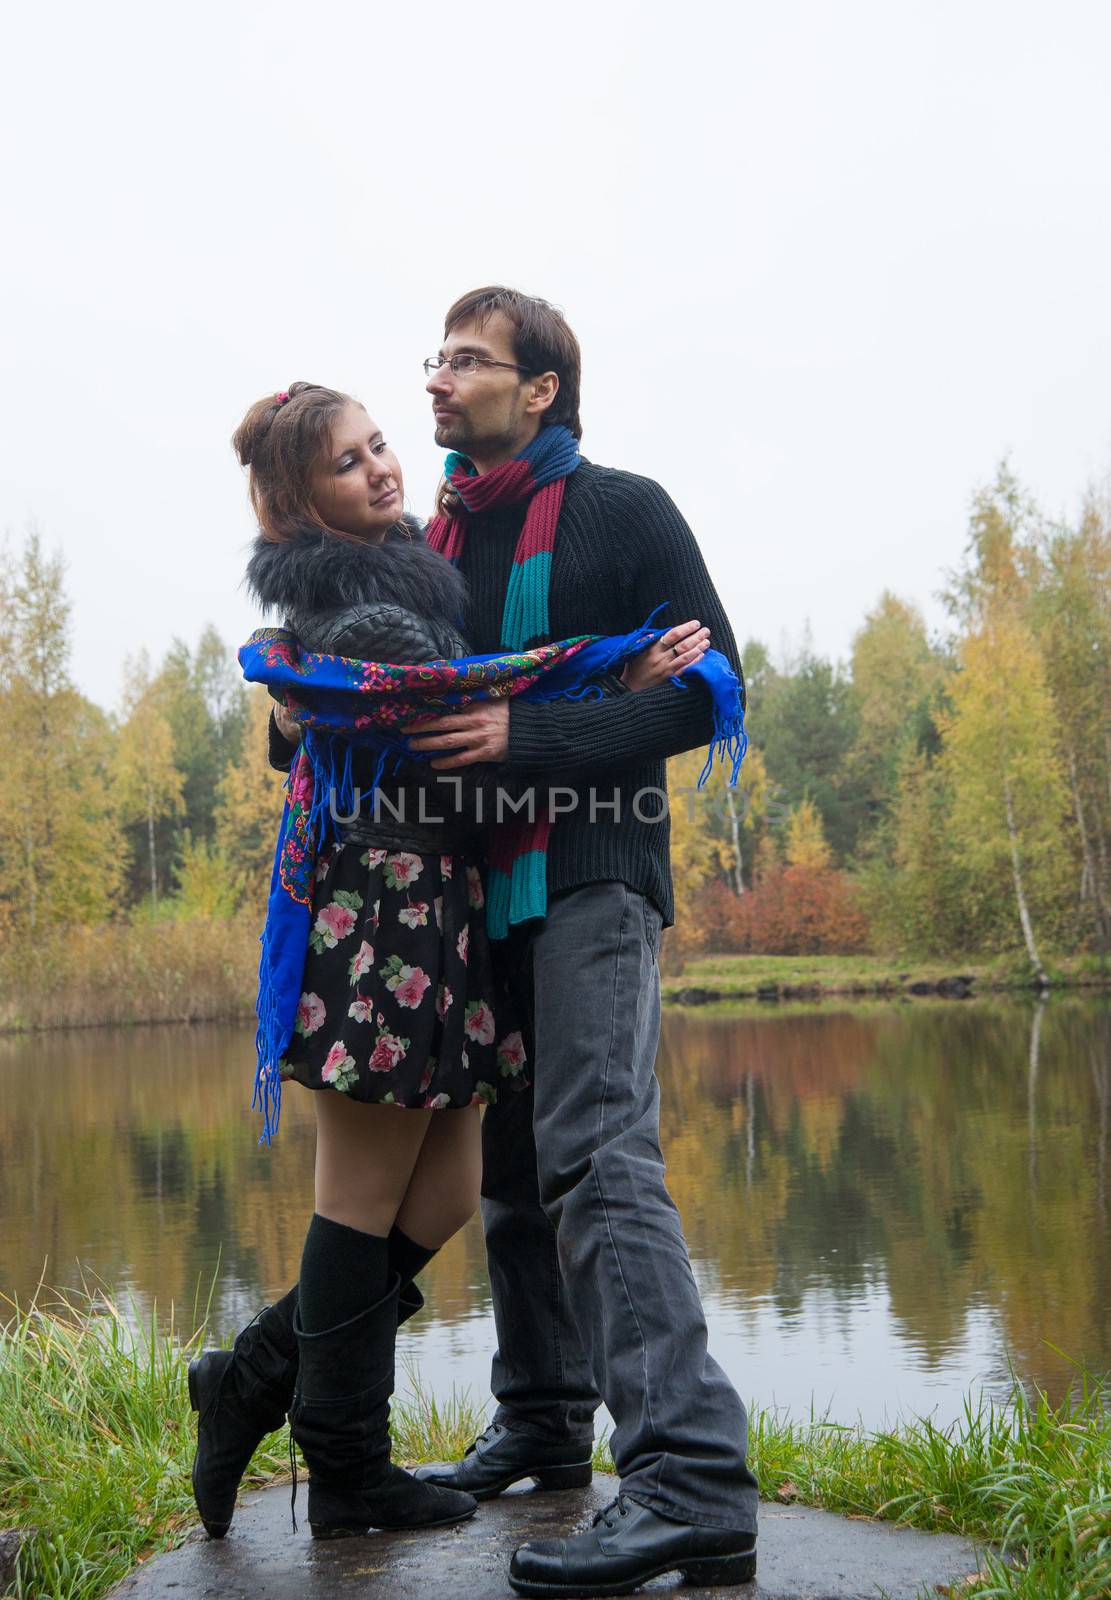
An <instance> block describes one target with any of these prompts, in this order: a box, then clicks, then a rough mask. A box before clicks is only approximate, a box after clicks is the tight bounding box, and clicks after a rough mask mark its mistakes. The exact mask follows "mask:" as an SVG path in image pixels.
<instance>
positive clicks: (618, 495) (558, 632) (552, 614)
mask: <svg viewBox="0 0 1111 1600" xmlns="http://www.w3.org/2000/svg"><path fill="white" fill-rule="evenodd" d="M524 514H525V507H524V505H518V506H513V507H506V508H504V509H501V510H497V511H491V512H487V513H485V514H482V515H472V516H471V517H470V518H469V520H468V526H467V537H466V542H465V545H464V550H463V559H462V563H461V566H462V571H463V576H464V577H465V579H466V581H467V593H468V602H467V614H466V618H465V626H464V629H463V631H464V633H465V634H466V636H467V638H468V640H469V641H470V644H471V648H472V649H473V650H475V651H478V652H482V651H492V650H497V649H498V648H499V635H500V630H501V618H502V608H503V603H504V600H505V592H506V587H507V585H508V582H509V570H510V567H511V565H512V562H513V551H514V548H515V546H516V543H517V536H518V534H519V533H520V531H521V526H522V523H523V521H524ZM665 600H666V601H667V602H668V605H667V608H666V610H665V611H663V612H662V613H661V614H660V616H659V618H658V619H657V625H660V626H667V627H669V626H671V625H672V624H674V623H677V622H684V621H686V620H687V619H688V618H691V617H697V618H698V620H699V621H700V622H702V623H703V624H704V625H705V626H706V627H708V628H709V629H710V644H711V646H712V647H713V648H714V649H715V650H719V651H720V652H721V653H722V655H724V656H725V657H727V659H728V660H729V662H730V663H731V665H732V666H733V668H734V669H735V670H736V671H737V673H738V674H739V673H740V662H739V660H738V656H737V646H736V642H735V641H734V638H733V633H732V629H731V628H730V626H729V621H728V619H727V617H726V615H725V612H724V611H723V610H722V606H721V602H720V600H719V599H718V597H717V594H716V592H715V590H714V586H713V584H712V583H711V581H710V577H709V574H708V573H707V571H706V564H705V562H704V561H703V559H702V555H701V552H700V551H699V548H698V545H697V544H696V543H695V540H694V536H693V534H692V533H691V531H690V529H689V528H688V526H687V524H686V522H684V520H683V518H682V517H681V516H680V514H679V512H678V510H677V509H676V507H675V506H674V505H673V503H672V501H671V500H670V499H669V498H668V496H667V495H666V494H665V492H664V491H663V489H661V488H660V486H659V484H657V483H653V482H652V480H651V479H649V478H639V477H636V476H634V475H633V474H632V473H630V472H618V471H615V470H613V469H612V468H609V467H598V466H595V465H594V464H593V463H592V462H588V461H585V460H584V461H583V462H582V463H581V464H580V466H579V468H578V471H576V472H575V473H573V474H572V475H571V477H570V478H568V480H567V486H566V490H565V492H564V497H563V509H562V511H561V513H560V518H559V527H558V530H557V534H556V541H555V554H554V557H553V562H552V576H551V586H550V589H549V599H548V622H549V628H550V638H552V639H566V638H569V637H571V636H572V635H575V634H580V633H601V634H608V633H627V632H629V631H631V630H632V629H633V628H636V627H639V626H640V625H641V624H642V623H643V622H644V621H645V619H646V618H647V617H648V615H649V614H650V613H651V612H652V611H654V610H655V608H656V607H657V606H658V605H659V604H660V603H661V602H662V601H665ZM529 642H530V643H541V642H544V641H541V640H530V641H529ZM712 735H713V716H712V712H711V707H710V699H709V695H708V694H707V692H706V690H705V689H704V688H703V687H702V686H701V685H700V684H699V683H698V682H697V680H695V679H693V678H692V679H691V680H690V681H689V683H688V684H687V685H686V686H685V687H679V686H678V685H676V684H673V683H667V684H664V685H662V686H661V687H660V688H657V689H646V690H643V691H641V692H639V693H636V694H633V693H631V692H629V691H628V690H625V689H623V687H622V686H621V685H619V684H615V687H614V692H613V693H610V694H607V695H606V696H605V698H604V699H602V700H586V701H558V702H555V703H552V704H535V703H526V702H525V701H523V700H521V699H520V698H516V699H513V700H511V701H510V712H509V755H508V759H507V761H506V763H505V771H506V773H507V775H508V776H509V777H511V779H512V788H513V789H514V790H515V791H516V792H518V793H519V792H520V789H521V787H522V780H523V779H524V780H527V779H528V778H529V777H531V776H532V775H535V776H536V778H537V780H538V805H539V806H542V805H543V803H544V800H543V793H544V790H545V789H549V790H550V789H551V787H552V786H553V785H560V786H562V785H566V786H567V790H568V791H573V793H574V804H575V809H574V810H570V809H569V808H570V806H571V804H572V795H571V792H565V793H560V792H557V793H556V795H555V801H556V805H557V806H558V808H559V812H560V815H559V819H558V821H557V822H556V824H555V826H554V827H553V829H552V833H551V838H550V841H549V845H548V892H549V894H558V893H559V892H560V891H561V890H565V889H574V888H577V887H579V886H580V885H582V884H587V883H598V882H601V881H603V880H616V881H618V882H624V883H627V884H628V885H629V886H630V887H631V888H634V889H638V890H640V892H641V893H642V894H644V895H646V896H647V897H648V898H649V899H650V900H651V901H653V903H654V904H655V905H656V906H657V907H658V908H659V910H660V912H661V914H662V916H663V918H664V922H665V924H670V923H671V922H672V921H673V913H674V901H673V897H672V888H671V870H670V863H669V853H668V842H669V837H670V823H669V821H668V820H667V817H666V815H665V816H664V819H663V820H662V821H654V820H647V821H641V820H639V819H638V816H637V815H636V812H635V811H634V800H636V802H637V809H638V810H639V812H640V816H641V817H644V818H648V819H653V818H655V817H656V816H658V815H659V813H660V812H661V811H662V810H664V809H665V808H664V803H663V801H662V799H661V798H660V794H659V791H665V790H666V776H665V767H664V762H665V759H666V757H668V756H672V755H678V754H679V752H680V751H683V750H691V749H694V748H695V747H697V746H699V745H706V744H709V742H710V739H711V737H712ZM507 787H509V785H507ZM652 790H656V791H657V793H656V794H653V793H652V792H651V791H652ZM592 799H593V806H592ZM614 801H616V802H617V807H618V809H616V810H615V807H614Z"/></svg>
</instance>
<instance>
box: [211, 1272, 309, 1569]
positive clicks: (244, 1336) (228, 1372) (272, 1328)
mask: <svg viewBox="0 0 1111 1600" xmlns="http://www.w3.org/2000/svg"><path fill="white" fill-rule="evenodd" d="M296 1304H297V1288H296V1286H294V1287H293V1288H292V1289H291V1290H290V1291H289V1293H288V1294H286V1295H284V1296H283V1297H282V1299H280V1300H278V1301H277V1302H276V1303H275V1304H274V1305H272V1306H267V1307H266V1308H265V1310H263V1311H260V1312H259V1314H258V1316H257V1317H255V1319H254V1321H253V1322H249V1323H248V1324H247V1326H246V1327H245V1328H244V1329H243V1331H242V1333H240V1334H239V1336H238V1338H237V1339H236V1341H235V1343H234V1345H233V1346H232V1348H231V1349H230V1350H205V1351H204V1352H203V1353H202V1354H201V1355H199V1356H198V1357H197V1358H196V1360H194V1361H190V1363H189V1400H190V1403H191V1404H192V1407H193V1410H194V1411H195V1412H197V1414H198V1415H197V1452H196V1455H195V1456H194V1457H193V1497H194V1499H195V1500H196V1502H197V1510H198V1511H199V1512H200V1514H201V1521H202V1522H203V1523H204V1526H205V1531H206V1532H207V1533H208V1534H209V1536H210V1538H213V1539H222V1538H223V1537H224V1535H225V1533H227V1531H228V1529H229V1528H230V1527H231V1519H232V1517H233V1516H234V1514H235V1497H236V1494H237V1493H238V1490H239V1480H240V1478H242V1476H243V1474H244V1472H246V1470H247V1464H248V1462H249V1461H250V1459H251V1457H252V1456H253V1455H254V1453H255V1451H256V1450H257V1449H258V1447H259V1445H260V1444H261V1443H262V1441H263V1439H264V1438H265V1437H266V1435H267V1434H268V1433H273V1431H274V1429H275V1428H280V1427H281V1426H282V1424H283V1423H284V1421H285V1418H286V1412H287V1411H288V1410H289V1408H290V1405H291V1404H292V1402H293V1386H294V1383H295V1381H296V1378H297V1340H296V1338H295V1336H294V1332H293V1310H294V1307H295V1306H296Z"/></svg>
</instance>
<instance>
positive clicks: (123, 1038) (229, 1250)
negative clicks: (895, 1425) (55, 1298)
mask: <svg viewBox="0 0 1111 1600" xmlns="http://www.w3.org/2000/svg"><path fill="white" fill-rule="evenodd" d="M251 1054H252V1052H251V1033H250V1030H249V1029H247V1028H226V1027H220V1028H217V1027H200V1028H165V1029H140V1030H135V1031H131V1032H111V1033H109V1032H105V1031H101V1030H96V1031H89V1032H88V1033H68V1034H58V1035H42V1036H38V1037H34V1038H25V1039H11V1038H8V1039H4V1040H0V1290H2V1291H3V1292H4V1293H6V1294H10V1295H18V1296H19V1297H20V1298H21V1299H24V1300H26V1299H27V1298H28V1297H29V1296H30V1294H31V1293H32V1292H33V1291H34V1287H35V1285H36V1283H37V1282H38V1281H39V1278H40V1276H42V1275H43V1274H44V1273H45V1277H46V1281H47V1282H49V1283H56V1284H62V1285H72V1284H77V1283H79V1282H80V1281H81V1271H82V1268H83V1269H84V1270H85V1271H86V1272H87V1273H90V1274H93V1275H95V1276H96V1277H97V1278H98V1279H99V1280H100V1281H101V1282H103V1283H105V1284H110V1285H113V1286H115V1287H117V1288H119V1289H122V1290H128V1291H131V1292H132V1293H133V1294H134V1296H135V1298H136V1300H137V1301H138V1303H139V1304H140V1305H145V1304H147V1303H148V1302H149V1301H150V1300H152V1299H157V1302H158V1305H159V1307H160V1311H162V1312H163V1313H164V1312H165V1310H166V1309H167V1308H168V1306H169V1303H170V1302H171V1301H175V1302H176V1303H177V1305H178V1306H179V1308H180V1307H185V1308H189V1310H187V1311H186V1314H185V1316H184V1318H182V1315H181V1313H180V1312H179V1321H180V1320H185V1321H188V1320H189V1316H190V1314H191V1308H192V1307H193V1305H194V1303H195V1300H196V1295H197V1286H198V1284H203V1285H205V1286H206V1288H207V1285H208V1284H209V1283H211V1282H212V1281H213V1279H215V1289H214V1294H213V1316H214V1320H215V1322H216V1323H217V1325H218V1326H220V1327H222V1328H230V1327H232V1326H235V1325H237V1324H238V1323H239V1322H240V1321H242V1320H243V1319H245V1318H246V1317H247V1316H248V1315H250V1314H251V1313H252V1312H253V1311H254V1310H255V1309H256V1307H257V1305H258V1304H259V1303H260V1302H261V1300H262V1299H263V1298H265V1297H268V1296H270V1295H272V1294H274V1293H276V1292H277V1291H279V1290H281V1289H282V1288H284V1287H285V1286H286V1284H287V1283H288V1282H289V1281H291V1279H292V1277H293V1275H294V1274H295V1272H296V1265H297V1260H298V1256H299V1253H300V1246H301V1239H302V1236H303V1233H304V1226H305V1221H306V1216H307V1213H308V1210H309V1209H310V1200H309V1196H310V1192H311V1191H310V1181H311V1170H312V1124H311V1114H310V1107H309V1103H308V1096H307V1095H305V1094H298V1093H297V1092H295V1091H294V1092H291V1093H289V1094H288V1095H287V1096H286V1105H285V1107H284V1110H283V1126H282V1131H281V1133H280V1135H279V1137H278V1139H277V1141H276V1143H275V1145H274V1148H273V1149H272V1150H271V1151H265V1150H260V1149H258V1148H257V1147H256V1145H255V1143H254V1140H255V1135H256V1124H255V1119H254V1118H253V1116H252V1115H251V1114H250V1113H248V1112H247V1111H246V1110H245V1105H244V1100H245V1094H246V1085H247V1083H248V1081H249V1077H250V1062H251ZM660 1078H661V1082H662V1086H663V1124H664V1140H665V1153H666V1155H667V1160H668V1182H669V1184H670V1186H671V1189H672V1192H673V1193H674V1195H675V1198H676V1200H677V1201H678V1203H679V1205H680V1207H681V1209H682V1212H683V1217H684V1221H685V1224H686V1229H687V1236H688V1239H689V1241H690V1245H691V1253H692V1257H693V1258H694V1262H695V1270H696V1272H697V1274H698V1277H699V1282H700V1285H701V1287H702V1289H703V1292H704V1295H705V1297H706V1301H707V1306H708V1309H709V1313H710V1318H711V1324H712V1341H713V1347H714V1349H715V1352H716V1353H717V1354H718V1356H719V1358H720V1359H721V1360H722V1361H723V1363H724V1364H725V1365H726V1367H727V1368H728V1370H729V1371H730V1373H731V1375H732V1376H733V1377H734V1379H735V1381H736V1382H737V1384H738V1386H739V1387H740V1389H741V1391H742V1393H743V1394H745V1396H746V1397H748V1396H751V1395H756V1396H758V1397H759V1398H760V1399H763V1400H775V1401H777V1402H779V1403H781V1404H784V1405H787V1406H789V1407H791V1409H792V1410H795V1411H799V1410H805V1409H807V1408H808V1407H809V1406H810V1404H811V1402H813V1403H814V1404H815V1405H816V1407H817V1408H818V1409H819V1410H820V1411H826V1410H829V1411H830V1413H831V1414H832V1415H833V1416H835V1417H837V1418H838V1419H843V1420H852V1419H853V1418H855V1417H856V1416H857V1415H862V1416H864V1417H865V1418H866V1419H867V1420H869V1421H879V1420H880V1419H881V1418H882V1417H883V1416H884V1415H885V1414H886V1415H893V1414H895V1413H896V1412H897V1411H899V1410H900V1409H904V1410H915V1411H922V1410H929V1409H935V1410H936V1412H937V1414H938V1415H939V1416H941V1417H948V1416H951V1415H954V1414H955V1413H956V1411H957V1409H958V1407H959V1404H960V1399H961V1396H962V1394H963V1393H964V1391H965V1390H966V1389H967V1388H968V1387H969V1386H971V1385H974V1384H976V1383H978V1382H983V1383H984V1384H985V1386H986V1387H988V1388H989V1389H991V1390H1001V1389H1003V1388H1005V1386H1006V1382H1007V1372H1008V1362H1009V1361H1013V1363H1014V1365H1015V1367H1016V1368H1017V1370H1018V1371H1019V1372H1020V1373H1022V1374H1023V1375H1024V1376H1027V1377H1031V1378H1034V1379H1036V1380H1037V1381H1038V1382H1040V1383H1042V1384H1044V1385H1046V1386H1048V1387H1049V1389H1050V1390H1051V1391H1052V1392H1053V1393H1055V1394H1056V1393H1059V1392H1061V1390H1062V1389H1063V1388H1064V1387H1065V1386H1066V1385H1067V1384H1068V1382H1069V1381H1070V1378H1071V1376H1072V1368H1071V1367H1070V1365H1069V1362H1068V1360H1067V1359H1066V1358H1065V1357H1064V1356H1063V1355H1061V1354H1059V1353H1058V1351H1057V1350H1054V1349H1052V1348H1050V1345H1049V1344H1048V1343H1047V1341H1050V1342H1051V1343H1052V1345H1055V1346H1057V1347H1058V1350H1059V1351H1066V1352H1068V1354H1069V1355H1070V1356H1073V1357H1075V1358H1077V1359H1083V1360H1086V1361H1088V1362H1089V1363H1091V1365H1092V1366H1093V1367H1094V1368H1095V1369H1096V1370H1097V1371H1100V1372H1108V1371H1109V1370H1111V1249H1109V1246H1111V1223H1109V1220H1108V1199H1107V1190H1108V1143H1109V1140H1111V1007H1108V1006H1107V1004H1106V1003H1098V1002H1092V1001H1079V1000H1075V1001H1074V1000H1054V1001H1053V1002H1051V1003H1050V1004H1049V1005H1048V1006H1044V1005H1043V1006H1039V1007H1037V1008H1035V1007H1034V1006H1033V1005H1023V1004H1019V1003H1008V1004H1001V1003H999V1004H996V1003H990V1004H989V1003H981V1002H965V1003H963V1004H956V1003H951V1002H950V1003H937V1004H933V1005H930V1004H926V1005H898V1004H890V1005H888V1004H885V1005H876V1006H872V1007H863V1008H857V1009H853V1010H840V1011H834V1010H831V1009H828V1008H827V1009H824V1010H816V1011H813V1012H811V1013H802V1014H800V1013H798V1012H794V1013H790V1012H786V1011H783V1012H775V1013H771V1014H767V1013H762V1014H758V1015H745V1016H736V1015H733V1016H724V1015H718V1016H711V1015H709V1014H706V1013H698V1012H694V1013H691V1012H672V1013H669V1014H668V1015H667V1016H666V1018H665V1023H664V1038H663V1047H662V1050H661V1058H660ZM426 1293H427V1298H428V1301H429V1309H428V1311H427V1312H426V1313H425V1315H424V1316H423V1317H422V1318H419V1319H417V1321H416V1322H414V1323H413V1324H412V1325H411V1326H410V1327H409V1328H407V1329H406V1330H405V1333H404V1336H403V1339H404V1349H403V1354H404V1353H406V1352H407V1353H408V1354H409V1355H411V1356H415V1357H417V1358H418V1359H419V1360H420V1363H421V1365H422V1368H423V1370H424V1371H425V1373H426V1375H428V1376H429V1377H430V1378H431V1379H432V1381H433V1382H434V1384H435V1385H436V1386H437V1387H440V1388H444V1387H447V1386H448V1385H449V1384H450V1383H451V1382H452V1381H462V1382H465V1383H469V1384H471V1385H472V1386H473V1388H474V1389H475V1391H476V1392H478V1393H482V1392H484V1391H485V1385H486V1375H487V1371H488V1359H489V1351H490V1346H491V1338H492V1328H491V1324H490V1320H489V1287H488V1281H487V1277H486V1269H485V1262H484V1259H483V1252H482V1240H481V1235H480V1232H479V1230H478V1229H477V1227H471V1228H470V1229H468V1230H467V1231H466V1232H465V1233H463V1234H462V1235H460V1237H459V1238H458V1239H456V1240H454V1241H453V1242H452V1244H451V1245H450V1246H449V1247H448V1248H447V1249H446V1250H444V1251H443V1252H442V1253H441V1255H440V1256H439V1257H437V1259H436V1260H435V1262H434V1263H433V1265H432V1267H431V1268H430V1270H429V1273H428V1274H427V1286H426Z"/></svg>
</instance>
